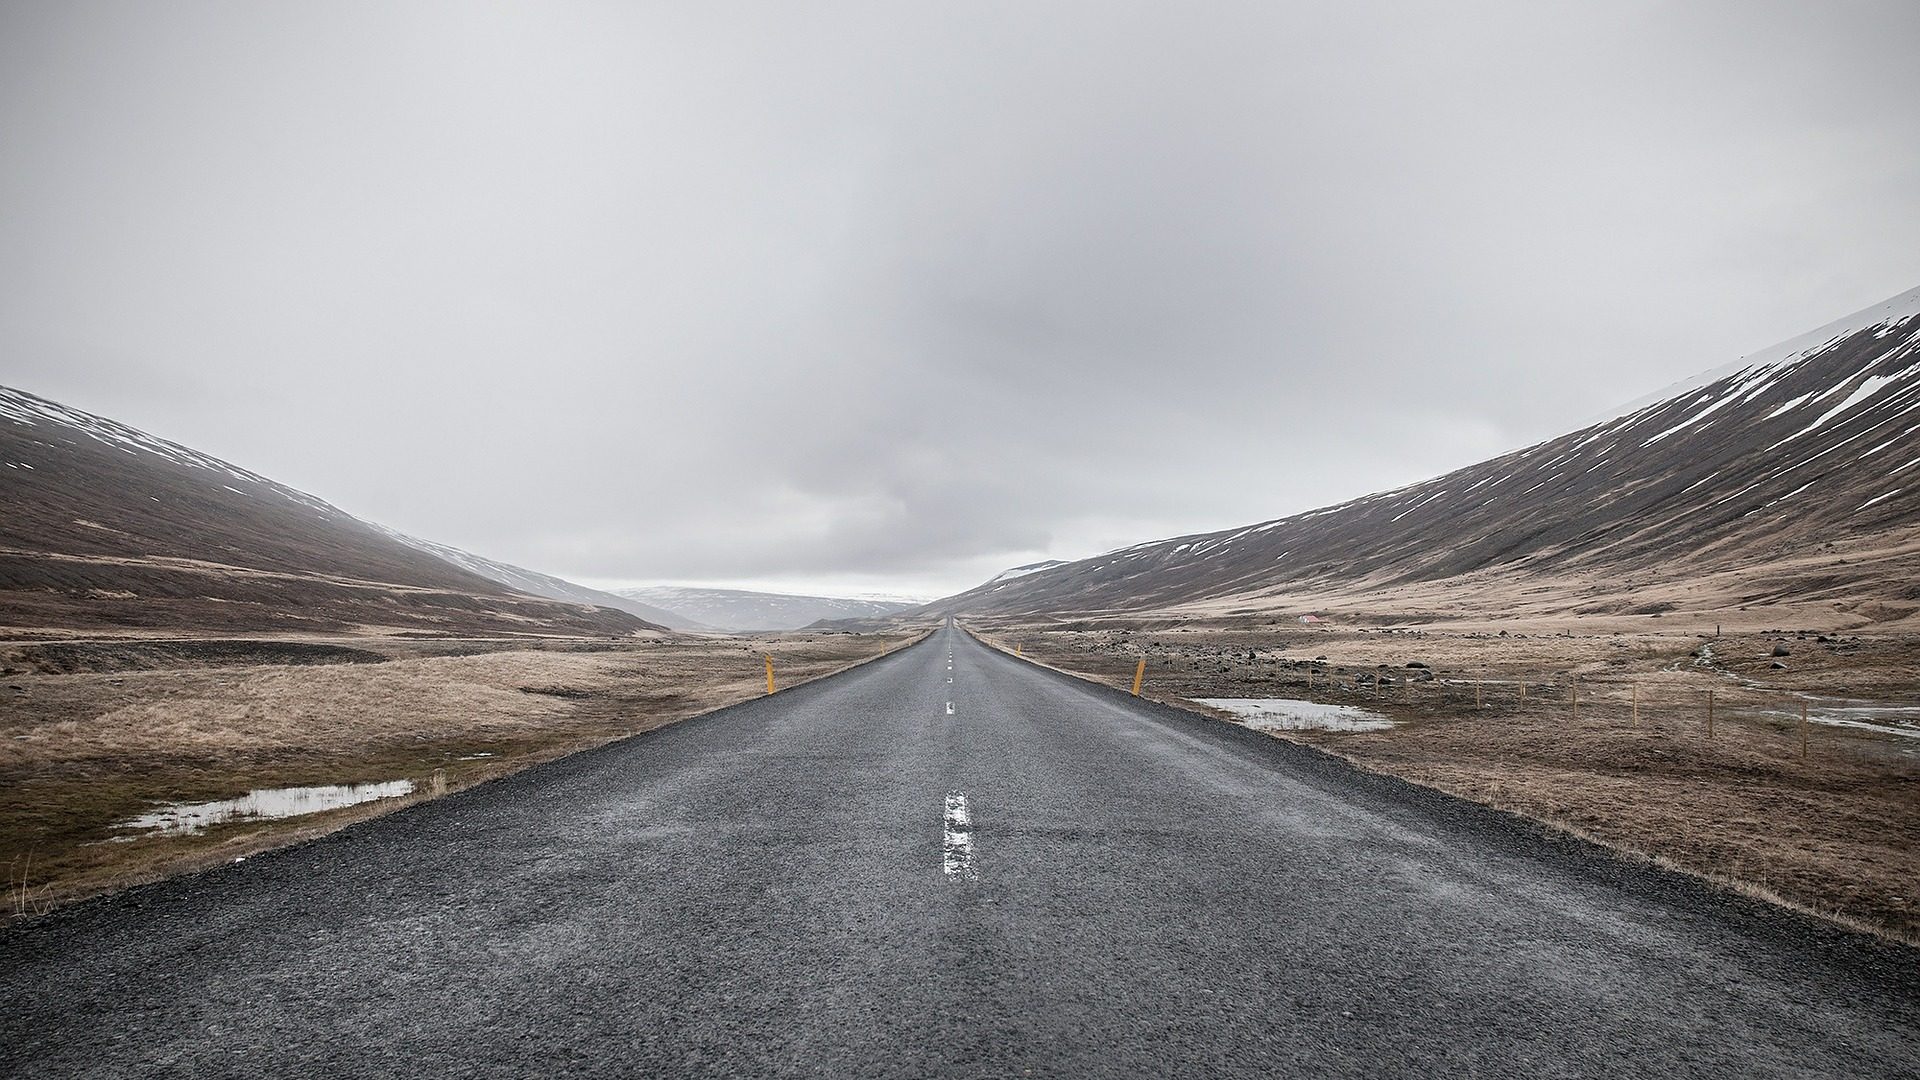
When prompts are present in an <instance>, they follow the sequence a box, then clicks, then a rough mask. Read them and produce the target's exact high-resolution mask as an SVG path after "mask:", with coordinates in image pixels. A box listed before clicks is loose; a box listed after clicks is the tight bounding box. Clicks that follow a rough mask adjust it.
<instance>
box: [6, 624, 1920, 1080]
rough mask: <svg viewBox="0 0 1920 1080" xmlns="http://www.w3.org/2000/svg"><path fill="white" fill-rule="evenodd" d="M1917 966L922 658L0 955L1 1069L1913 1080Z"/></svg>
mask: <svg viewBox="0 0 1920 1080" xmlns="http://www.w3.org/2000/svg"><path fill="white" fill-rule="evenodd" d="M949 665H951V666H949ZM949 677H951V678H952V680H953V681H952V682H948V679H949ZM1914 955H1915V954H1914V953H1913V951H1912V950H1908V949H1903V948H1900V947H1897V946H1891V945H1885V944H1881V943H1877V942H1875V941H1873V940H1870V939H1868V938H1865V937H1862V936H1859V935H1855V934H1852V933H1850V932H1847V931H1845V930H1841V929H1838V928H1835V927H1832V926H1829V925H1827V924H1824V923H1820V922H1816V921H1814V920H1812V919H1810V918H1807V917H1804V916H1801V915H1797V914H1794V913H1792V912H1787V911H1784V910H1780V909H1777V908H1772V907H1769V906H1766V905H1763V904H1760V903H1758V902H1755V901H1751V900H1748V899H1744V898H1741V897H1739V896H1735V895H1733V894H1730V893H1728V892H1725V891H1722V890H1719V889H1716V888H1713V887H1711V886H1708V885H1705V884H1702V883H1699V882H1696V881H1694V880H1692V879H1689V878H1685V877H1681V876H1679V875H1675V874H1671V873H1668V872H1665V871H1662V870H1659V869H1657V868H1654V867H1651V866H1647V865H1644V864H1640V863H1635V862H1630V861H1628V860H1625V859H1622V858H1619V857H1615V856H1612V855H1609V854H1607V853H1605V852H1603V851H1601V850H1600V849H1598V848H1596V847H1593V846H1590V845H1588V844H1585V843H1583V842H1581V841H1578V840H1573V839H1569V838H1565V837H1561V836H1558V835H1556V834H1552V833H1549V832H1547V831H1545V830H1543V829H1540V828H1538V827H1536V826H1533V825H1530V824H1528V823H1526V822H1523V821H1520V820H1519V819H1516V818H1512V817H1509V816H1507V815H1503V814H1500V813H1497V812H1495V811H1491V810H1487V809H1484V808H1481V807H1478V806H1475V805H1471V804H1468V803H1465V802H1462V801H1459V800H1456V799H1452V798H1448V797H1446V796H1443V795H1439V794H1436V793H1433V792H1430V791H1427V790H1424V789H1420V788H1417V787H1413V786H1411V785H1408V784H1405V783H1401V782H1399V781H1395V780H1391V779H1386V778H1382V777H1376V776H1372V775H1369V774H1366V773H1363V772H1360V771H1358V770H1356V769H1354V768H1352V767H1350V766H1347V765H1345V764H1344V763H1342V762H1340V761H1338V760H1336V759H1334V758H1332V757H1329V756H1327V755H1324V754H1321V753H1318V752H1316V751H1313V750H1310V749H1307V748H1304V747H1301V746H1297V745H1294V744H1290V743H1286V742H1283V741H1280V740H1277V739H1273V738H1270V737H1268V736H1265V735H1261V734H1259V733H1256V732H1252V731H1248V730H1246V729H1244V728H1240V727H1237V726H1235V725H1231V724H1226V723H1222V722H1218V721H1212V720H1205V719H1201V718H1198V717H1195V716H1191V715H1188V714H1185V713H1181V712H1178V711H1175V710H1172V709H1169V708H1166V707H1164V706H1160V705H1156V704H1154V703H1151V702H1146V701H1141V700H1138V699H1134V698H1131V697H1129V696H1127V695H1125V694H1124V693H1120V692H1117V691H1113V690H1110V689H1108V688H1105V687H1099V686H1094V685H1091V684H1088V683H1085V682H1082V681H1080V680H1076V679H1073V678H1070V677H1068V676H1065V675H1061V674H1059V673H1056V672H1053V671H1049V670H1046V669H1044V668H1040V667H1037V666H1034V665H1032V664H1029V663H1027V662H1025V661H1023V660H1020V659H1016V658H1014V657H1011V656H1007V655H1004V654H1002V653H999V652H996V651H994V650H991V649H989V648H987V647H986V646H984V645H981V644H979V643H977V642H976V641H974V640H973V639H972V638H971V637H969V636H967V635H966V634H965V633H963V632H962V631H960V630H958V629H955V628H952V627H947V628H944V629H942V630H940V631H939V632H937V633H935V634H934V635H933V636H932V637H930V638H928V639H927V640H925V641H923V642H921V643H920V644H918V645H915V646H913V647H911V648H908V649H904V650H901V651H899V652H896V653H894V654H892V655H890V656H887V657H884V658H882V659H880V660H877V661H874V662H872V663H869V664H866V665H864V666H862V667H858V668H855V669H853V670H851V671H848V672H845V673H843V674H841V675H838V676H835V677H832V678H829V679H824V680H820V681H818V682H814V683H810V684H807V685H804V686H799V687H794V688H791V689H785V690H782V691H780V692H779V693H778V694H774V695H771V696H769V697H766V698H762V699H759V700H756V701H752V702H748V703H746V704H742V705H737V706H734V707H732V708H728V709H724V710H721V711H719V712H715V713H710V714H708V715H706V716H703V717H699V718H696V719H694V720H689V721H686V722H683V723H680V724H675V725H672V726H670V727H666V728H663V729H660V730H658V731H654V732H651V733H648V734H645V735H641V736H637V737H635V738H631V739H627V740H624V741H621V742H619V743H615V744H612V745H609V746H607V747H604V748H601V749H598V750H594V751H590V752H587V753H583V754H579V755H575V756H573V757H570V758H566V759H564V760H560V761H555V762H551V763H549V764H546V765H542V766H538V767H535V768H532V769H529V770H527V771H525V772H522V773H520V774H517V775H515V776H512V777H509V778H507V779H504V780H500V781H497V782H494V783H489V784H485V785H482V786H480V787H477V788H473V789H470V790H468V791H464V792H460V793H457V794H454V795H452V796H449V797H446V798H443V799H437V800H434V801H431V802H426V803H422V804H420V805H417V806H414V807H411V808H408V809H405V810H403V811H400V812H398V813H394V814H391V815H388V816H386V817H383V818H380V819H377V820H373V821H369V822H366V823H363V824H360V825H356V826H353V827H351V828H347V829H344V830H341V831H338V832H336V833H333V834H332V835H330V836H327V837H326V838H324V839H321V840H318V841H315V842H312V843H307V844H303V845H300V846H296V847H291V848H286V849H283V850H280V851H276V852H272V853H269V854H266V855H261V856H256V857H254V858H252V859H249V860H247V861H245V862H244V863H239V864H236V865H231V866H226V867H222V868H219V869H217V870H214V871H211V872H207V873H202V874H196V875H192V876H188V877H184V878H179V879H175V880H172V881H167V882H163V883H160V884H157V885H152V886H147V887H143V888H138V889H134V890H130V891H127V892H124V893H120V894H118V895H115V896H111V897H107V898H104V899H101V900H97V901H93V902H88V903H84V904H80V905H76V906H75V907H73V908H70V909H68V910H66V911H63V912H59V913H56V914H54V915H51V916H48V917H46V918H43V919H39V920H34V921H31V922H29V923H26V924H23V925H20V926H17V927H15V928H13V929H10V930H8V931H6V932H4V933H0V1027H3V1028H4V1039H0V1073H5V1074H7V1075H11V1076H22V1077H28V1076H32V1077H43V1076H44V1077H56V1076H76V1077H78V1076H86V1077H119V1076H142V1077H144V1076H194V1077H201V1076H251V1077H259V1076H314V1075H343V1076H345V1075H351V1076H403V1075H404V1076H415V1075H431V1074H447V1075H458V1076H475V1077H527V1076H557V1075H583V1076H645V1075H652V1076H832V1077H1019V1076H1052V1077H1068V1076H1100V1077H1109V1076H1111V1077H1132V1076H1141V1077H1146V1076H1154V1077H1159V1076H1182V1077H1189V1076H1190V1077H1240V1076H1249V1077H1250V1076H1263V1077H1272V1076H1302V1077H1308V1076H1311V1077H1382V1076H1449V1077H1451V1076H1595V1077H1600V1076H1604V1077H1609V1078H1619V1077H1637V1076H1645V1077H1684V1076H1702V1077H1705V1076H1713V1077H1726V1076H1740V1077H1808V1076H1833V1077H1878V1076H1913V1075H1915V1070H1916V1068H1920V1008H1916V1006H1920V973H1917V972H1916V969H1915V968H1916V965H1915V964H1914Z"/></svg>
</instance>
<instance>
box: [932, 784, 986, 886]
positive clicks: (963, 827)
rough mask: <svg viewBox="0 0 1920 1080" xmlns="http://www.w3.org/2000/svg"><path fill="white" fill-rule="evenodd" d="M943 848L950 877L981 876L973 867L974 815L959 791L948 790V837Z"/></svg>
mask: <svg viewBox="0 0 1920 1080" xmlns="http://www.w3.org/2000/svg"><path fill="white" fill-rule="evenodd" d="M941 848H942V852H943V854H944V858H943V859H942V865H943V866H944V867H945V869H946V871H947V876H948V877H950V878H956V879H961V880H965V881H974V880H977V879H978V878H979V876H980V875H979V874H978V873H977V872H976V871H975V870H974V868H973V815H972V814H971V813H969V812H968V811H967V797H966V796H965V795H963V794H961V793H960V792H958V791H949V792H947V828H946V838H945V840H944V841H943V842H942V845H941Z"/></svg>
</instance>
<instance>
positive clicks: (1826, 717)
mask: <svg viewBox="0 0 1920 1080" xmlns="http://www.w3.org/2000/svg"><path fill="white" fill-rule="evenodd" d="M1762 711H1763V712H1765V713H1766V714H1767V715H1769V716H1778V717H1781V718H1782V719H1786V720H1798V719H1799V718H1800V714H1799V712H1798V711H1796V710H1789V709H1764V710H1762ZM1807 719H1808V720H1810V721H1812V722H1813V723H1816V724H1825V725H1826V726H1828V727H1844V728H1859V729H1860V730H1862V731H1877V732H1879V733H1880V734H1882V735H1899V736H1902V737H1904V738H1909V739H1920V705H1875V704H1871V703H1868V702H1860V701H1854V700H1851V699H1848V698H1809V699H1808V701H1807Z"/></svg>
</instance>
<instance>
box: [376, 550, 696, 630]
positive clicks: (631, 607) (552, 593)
mask: <svg viewBox="0 0 1920 1080" xmlns="http://www.w3.org/2000/svg"><path fill="white" fill-rule="evenodd" d="M374 528H376V529H379V530H380V531H381V532H383V533H385V534H387V535H388V536H390V537H392V538H393V539H395V540H398V541H400V542H401V543H403V544H406V545H407V546H408V547H413V548H418V549H419V550H421V551H424V552H427V553H428V554H430V555H433V556H436V557H438V558H440V559H443V560H445V561H447V562H450V563H452V564H453V565H455V566H458V567H460V568H461V569H462V570H467V571H470V572H472V573H475V574H478V575H480V576H481V577H483V578H486V579H487V580H489V581H495V582H498V583H500V584H502V585H505V586H506V587H507V588H509V589H514V590H516V591H518V592H523V593H526V594H528V595H530V596H544V597H546V598H548V599H549V600H564V601H566V602H567V603H570V604H592V605H594V606H595V607H607V608H614V609H616V610H619V611H624V612H627V613H628V614H630V615H636V616H638V617H640V618H642V619H645V620H646V621H648V622H650V623H654V624H657V625H659V626H662V627H665V628H667V629H670V630H710V629H712V627H709V626H704V625H702V624H700V623H698V622H695V621H693V620H691V619H686V618H682V617H681V616H679V615H676V614H674V613H673V612H671V611H665V610H662V609H660V608H657V607H654V606H653V605H652V604H647V603H643V602H641V601H639V600H635V599H633V598H632V597H627V596H618V595H616V594H614V593H610V592H602V591H601V590H599V589H590V588H588V587H587V586H585V585H579V584H576V583H574V582H571V581H568V580H567V579H566V578H560V577H554V576H553V575H552V574H543V573H541V572H539V571H538V570H528V569H527V568H525V567H523V566H515V565H513V564H512V563H504V562H501V561H499V560H498V559H489V558H487V557H486V556H484V555H475V554H474V553H473V552H471V551H464V550H462V549H460V548H457V547H453V546H451V545H448V544H439V543H435V542H434V541H432V540H422V539H420V538H419V537H417V536H409V535H408V534H406V533H403V532H400V531H399V530H397V529H389V528H387V527H386V526H385V525H379V524H375V525H374Z"/></svg>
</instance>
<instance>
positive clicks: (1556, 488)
mask: <svg viewBox="0 0 1920 1080" xmlns="http://www.w3.org/2000/svg"><path fill="white" fill-rule="evenodd" d="M1917 409H1920V289H1913V290H1910V291H1908V292H1905V293H1902V294H1900V295H1899V296H1896V297H1893V298H1891V299H1889V300H1887V301H1884V302H1882V303H1880V304H1876V305H1874V306H1872V307H1869V308H1866V309H1864V310H1862V311H1860V312H1856V313H1855V314H1853V315H1851V316H1848V317H1847V318H1844V319H1841V320H1838V321H1836V322H1834V323H1831V324H1829V325H1827V326H1824V327H1821V328H1820V329H1819V330H1816V331H1813V332H1811V333H1808V334H1805V335H1801V336H1800V337H1797V338H1794V339H1792V340H1790V341H1786V342H1782V343H1781V344H1780V345H1778V346H1775V347H1774V348H1771V349H1767V350H1762V351H1761V352H1759V353H1755V354H1753V355H1751V356H1749V357H1746V358H1743V359H1742V360H1741V361H1739V362H1738V363H1735V364H1732V365H1728V366H1726V367H1723V368H1719V369H1716V370H1714V371H1711V372H1707V373H1705V374H1704V375H1703V376H1701V377H1699V378H1697V379H1695V380H1689V381H1688V382H1686V383H1682V384H1678V385H1677V386H1676V388H1674V389H1672V390H1671V391H1670V392H1669V393H1667V394H1665V396H1662V397H1660V398H1658V399H1657V400H1654V401H1651V402H1646V403H1644V404H1642V403H1636V404H1635V405H1633V406H1629V407H1628V408H1627V410H1626V411H1624V412H1623V413H1622V414H1621V415H1619V416H1615V417H1612V418H1609V419H1606V420H1604V421H1601V422H1599V423H1596V424H1593V425H1591V426H1589V427H1586V428H1583V429H1582V430H1580V431H1576V432H1573V433H1570V434H1567V435H1564V436H1561V437H1560V438H1557V439H1552V440H1549V441H1547V442H1543V443H1540V444H1538V445H1536V446H1532V447H1528V448H1526V449H1523V450H1518V451H1515V452H1513V453H1510V454H1505V455H1502V456H1500V457H1497V458H1494V459H1492V460H1490V461H1485V462H1482V463H1480V464H1478V465H1472V466H1469V467H1467V468H1464V469H1460V470H1457V471H1455V472H1452V473H1449V474H1447V475H1445V476H1441V477H1437V478H1435V479H1432V480H1428V481H1425V482H1422V483H1418V484H1412V485H1408V486H1407V487H1403V488H1399V489H1396V490H1393V491H1385V492H1379V493H1376V494H1372V495H1367V496H1364V497H1362V498H1358V499H1354V500H1351V501H1349V502H1345V503H1341V504H1339V505H1335V506H1329V507H1324V508H1321V509H1318V510H1313V511H1309V512H1307V513H1303V514H1296V515H1294V516H1292V517H1287V518H1281V519H1278V520H1273V521H1267V522H1262V523H1259V524H1254V525H1249V526H1246V527H1244V528H1239V529H1228V530H1222V531H1219V532H1212V533H1201V534H1195V535H1191V536H1182V537H1174V538H1171V539H1167V540H1159V541H1153V542H1150V543H1144V544H1138V545H1135V546H1133V547H1129V548H1125V549H1122V550H1120V551H1115V552H1110V553H1108V554H1106V555H1101V556H1098V557H1095V558H1091V559H1082V560H1079V561H1076V562H1071V563H1067V564H1065V565H1062V566H1056V567H1052V568H1049V569H1045V570H1041V571H1038V572H1035V573H1032V574H1028V575H1025V576H1023V577H1020V578H1017V579H1015V580H1012V581H1002V580H999V579H996V580H995V581H993V582H988V583H986V584H983V585H981V586H979V587H977V588H975V589H972V590H969V591H967V592H964V593H960V594H958V595H956V596H952V597H948V598H946V599H943V600H940V601H936V602H934V603H933V604H931V605H928V606H927V607H926V608H925V609H923V610H924V611H925V612H926V613H942V612H948V611H960V612H971V613H978V614H990V615H1000V616H1014V615H1048V616H1060V615H1069V614H1071V615H1093V616H1099V615H1114V614H1122V613H1140V612H1167V613H1176V614H1187V615H1191V616H1203V615H1204V616H1217V617H1225V618H1231V617H1250V618H1258V617H1262V616H1263V615H1271V614H1274V613H1278V612H1284V611H1304V610H1315V609H1318V608H1321V607H1326V606H1344V607H1346V608H1348V609H1350V610H1353V611H1355V612H1364V611H1384V610H1388V609H1393V610H1401V611H1406V610H1409V607H1410V605H1412V606H1413V607H1415V608H1417V606H1418V605H1419V604H1431V605H1433V613H1434V614H1436V615H1438V614H1441V613H1447V612H1451V613H1459V612H1462V611H1474V610H1479V611H1484V612H1486V613H1488V614H1497V613H1500V612H1503V611H1511V610H1520V609H1522V608H1525V609H1527V610H1541V611H1545V610H1551V609H1555V608H1556V606H1557V608H1558V609H1560V610H1567V611H1576V612H1580V613H1596V614H1597V613H1626V612H1631V611H1634V610H1636V609H1638V608H1640V607H1645V608H1648V609H1650V611H1657V610H1660V609H1662V608H1675V607H1677V608H1685V607H1687V606H1688V605H1689V604H1699V605H1711V604H1715V603H1722V604H1742V603H1746V604H1753V603H1784V602H1794V603H1825V604H1842V605H1853V606H1856V607H1858V608H1859V610H1860V611H1861V612H1862V615H1861V617H1862V618H1872V619H1899V618H1905V617H1908V616H1911V615H1913V614H1914V613H1915V612H1916V611H1920V571H1916V569H1915V568H1916V566H1920V562H1916V561H1915V560H1914V559H1913V558H1912V557H1911V555H1912V554H1913V553H1914V552H1916V551H1920V529H1917V527H1920V411H1916V410H1917ZM1529 580H1530V581H1533V582H1535V586H1534V590H1535V591H1534V592H1532V593H1524V592H1522V593H1516V592H1515V591H1514V590H1515V588H1516V583H1520V582H1524V581H1529ZM1690 582H1691V583H1696V585H1697V584H1698V583H1701V582H1706V583H1707V584H1705V585H1698V587H1697V588H1695V587H1694V586H1690V585H1689V584H1688V583H1690ZM1702 589H1704V590H1705V591H1704V592H1702V591H1700V590H1702ZM1696 593H1697V595H1696Z"/></svg>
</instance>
